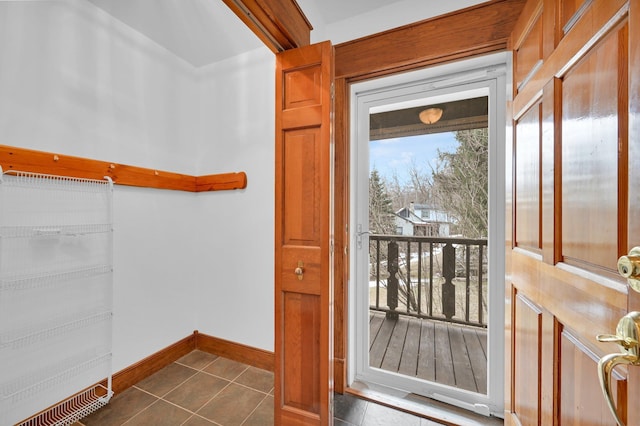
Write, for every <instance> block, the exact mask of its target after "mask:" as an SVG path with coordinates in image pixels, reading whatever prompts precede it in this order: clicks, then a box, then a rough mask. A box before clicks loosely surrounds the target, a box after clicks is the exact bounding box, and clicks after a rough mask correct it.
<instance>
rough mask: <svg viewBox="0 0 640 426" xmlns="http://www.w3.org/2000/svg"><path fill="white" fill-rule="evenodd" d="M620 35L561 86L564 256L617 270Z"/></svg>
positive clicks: (584, 61)
mask: <svg viewBox="0 0 640 426" xmlns="http://www.w3.org/2000/svg"><path fill="white" fill-rule="evenodd" d="M618 82H619V71H618V34H617V32H613V33H612V34H610V35H609V36H608V37H606V38H605V39H604V40H602V41H601V42H600V43H599V44H597V45H596V46H595V47H594V48H593V49H592V50H591V51H590V53H589V54H588V55H586V56H585V57H584V58H583V59H582V60H581V61H580V62H578V63H577V64H576V65H575V66H574V67H572V68H571V69H570V70H569V71H568V72H567V74H566V75H565V76H564V79H563V84H562V256H563V258H564V259H565V261H569V260H571V261H574V262H585V263H587V264H590V265H595V266H600V267H603V268H608V269H610V270H615V268H616V262H617V259H618V238H616V236H617V235H618V143H619V138H618V136H619V135H618Z"/></svg>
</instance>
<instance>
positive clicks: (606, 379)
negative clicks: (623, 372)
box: [598, 353, 638, 426]
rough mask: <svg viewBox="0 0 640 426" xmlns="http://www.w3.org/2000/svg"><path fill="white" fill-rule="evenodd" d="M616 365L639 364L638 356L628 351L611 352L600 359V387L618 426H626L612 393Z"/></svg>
mask: <svg viewBox="0 0 640 426" xmlns="http://www.w3.org/2000/svg"><path fill="white" fill-rule="evenodd" d="M616 365H638V357H636V356H635V355H629V354H627V353H620V354H609V355H605V356H603V357H602V358H600V361H598V378H599V379H600V387H601V388H602V393H603V394H604V398H605V400H606V401H607V405H608V406H609V410H611V414H613V417H614V418H615V419H616V422H617V423H618V426H625V424H624V422H623V421H622V419H621V418H620V415H619V414H618V409H617V408H616V404H615V402H614V401H613V394H612V393H611V373H612V372H613V369H614V368H615V366H616Z"/></svg>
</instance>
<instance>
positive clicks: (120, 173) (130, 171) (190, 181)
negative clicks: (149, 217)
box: [0, 145, 247, 192]
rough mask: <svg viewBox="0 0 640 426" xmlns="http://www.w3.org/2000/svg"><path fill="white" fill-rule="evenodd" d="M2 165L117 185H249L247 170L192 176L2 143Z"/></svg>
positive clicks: (218, 187) (190, 189)
mask: <svg viewBox="0 0 640 426" xmlns="http://www.w3.org/2000/svg"><path fill="white" fill-rule="evenodd" d="M0 166H2V169H3V170H4V171H8V170H20V171H24V172H33V173H44V174H49V175H56V176H74V177H81V178H86V179H103V178H104V177H105V176H109V177H110V178H111V179H113V182H114V183H115V184H118V185H127V186H138V187H143V188H155V189H169V190H177V191H188V192H204V191H223V190H231V189H244V188H246V187H247V175H246V173H245V172H237V173H222V174H214V175H205V176H191V175H183V174H180V173H173V172H167V171H163V170H156V169H146V168H144V167H136V166H128V165H126V164H118V163H110V162H108V161H100V160H91V159H87V158H82V157H73V156H70V155H62V154H55V153H51V152H43V151H36V150H31V149H24V148H17V147H12V146H7V145H0Z"/></svg>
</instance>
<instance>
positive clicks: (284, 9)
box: [223, 0, 313, 53]
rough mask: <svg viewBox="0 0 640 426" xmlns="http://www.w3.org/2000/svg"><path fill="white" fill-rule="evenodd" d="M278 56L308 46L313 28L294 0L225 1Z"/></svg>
mask: <svg viewBox="0 0 640 426" xmlns="http://www.w3.org/2000/svg"><path fill="white" fill-rule="evenodd" d="M223 1H224V3H225V4H226V5H227V6H228V7H229V8H230V9H231V10H232V11H233V12H234V13H235V14H236V15H237V16H238V17H239V18H240V19H241V20H242V21H243V22H244V23H245V25H246V26H247V27H248V28H249V29H250V30H251V31H253V33H254V34H255V35H256V36H258V38H259V39H260V40H262V42H263V43H264V44H265V46H267V47H268V48H269V49H271V51H273V52H274V53H277V52H281V51H283V50H287V49H294V48H296V47H302V46H307V45H308V44H309V40H310V38H311V30H312V29H313V27H312V26H311V24H310V23H309V21H308V20H307V18H306V17H305V16H304V13H303V12H302V10H301V9H300V7H299V6H298V4H297V3H296V2H295V1H294V0H223Z"/></svg>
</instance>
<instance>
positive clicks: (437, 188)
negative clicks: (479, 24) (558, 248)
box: [350, 69, 504, 415]
mask: <svg viewBox="0 0 640 426" xmlns="http://www.w3.org/2000/svg"><path fill="white" fill-rule="evenodd" d="M494 72H495V71H494ZM500 75H502V74H499V73H498V75H490V73H489V72H488V71H487V70H486V69H485V70H479V71H474V72H467V73H464V74H461V75H460V74H458V75H455V76H441V77H439V78H438V80H436V81H435V82H434V83H436V84H434V83H429V82H428V81H413V82H409V83H405V84H403V85H394V84H390V85H389V86H386V87H385V86H384V85H383V84H382V82H378V83H379V84H381V86H378V87H377V88H375V89H373V90H364V91H362V92H360V93H359V94H357V95H355V98H356V105H357V107H356V112H355V113H354V120H355V126H354V127H355V128H356V129H357V135H356V139H357V142H356V141H355V140H354V151H353V153H352V161H353V164H352V173H353V175H352V185H353V187H354V188H355V191H354V192H355V194H356V195H355V200H354V202H353V204H352V212H353V217H352V226H353V228H352V229H355V230H356V232H355V236H354V237H355V241H354V244H353V247H354V248H355V253H354V259H353V263H352V264H353V266H354V270H353V271H352V277H353V278H354V280H353V283H352V289H351V290H352V297H351V302H352V306H353V307H354V309H352V312H353V313H354V318H353V319H352V329H353V330H352V333H351V336H352V337H353V338H352V339H351V340H350V341H351V342H352V346H353V348H352V353H353V354H354V358H355V363H354V364H353V372H354V374H353V375H350V379H352V380H353V381H362V382H367V383H376V384H379V385H383V386H389V387H392V388H395V389H401V390H405V391H407V392H411V393H416V394H419V395H423V396H427V397H430V398H434V399H438V400H441V401H444V402H448V403H452V404H455V405H457V406H461V407H464V408H467V409H470V410H473V411H476V412H479V413H482V414H485V415H489V414H492V413H493V414H496V415H501V412H502V399H503V391H502V380H501V379H500V377H502V371H501V369H502V364H499V363H500V361H501V359H502V356H503V355H502V351H503V349H502V348H503V347H504V346H502V345H501V342H502V334H503V325H504V307H503V306H500V300H501V299H500V297H501V294H503V287H504V281H500V278H499V277H500V263H499V262H493V263H492V262H491V261H490V260H491V259H494V257H500V256H501V257H503V255H501V254H500V253H501V249H500V248H499V247H497V246H498V244H496V243H497V242H498V241H502V239H501V238H500V237H501V236H502V235H503V234H502V233H501V230H499V229H498V228H497V219H498V218H497V217H496V216H497V215H499V213H498V211H496V209H495V208H493V209H492V205H493V206H495V205H497V204H499V203H500V199H502V198H503V197H502V196H501V195H497V194H502V193H503V192H502V193H501V192H499V191H496V189H497V186H498V182H497V181H498V179H497V176H502V175H500V174H499V173H500V171H499V170H497V168H496V164H497V162H496V160H497V158H496V157H498V156H499V153H500V151H501V150H499V149H498V143H499V140H501V143H504V136H503V137H502V138H500V137H498V136H497V132H496V120H495V117H496V113H497V111H496V110H497V97H498V90H497V86H498V84H499V83H498V81H497V80H498V79H499V78H500V77H499V76H500ZM447 78H448V83H447ZM502 78H503V77H502ZM502 82H503V80H502V81H501V82H500V84H503V83H502ZM438 85H440V87H437V86H438ZM503 128H504V127H503ZM492 165H493V167H492ZM494 198H498V200H495V199H494ZM502 211H503V209H502V210H500V213H501V212H502ZM496 234H498V235H497V237H496ZM352 252H353V251H352ZM502 300H503V298H502Z"/></svg>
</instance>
